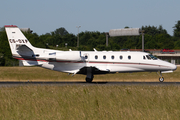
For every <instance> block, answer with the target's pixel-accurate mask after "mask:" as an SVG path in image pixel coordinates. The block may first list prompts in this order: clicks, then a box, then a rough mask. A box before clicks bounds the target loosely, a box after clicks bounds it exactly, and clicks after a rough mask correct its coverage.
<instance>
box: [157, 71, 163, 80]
mask: <svg viewBox="0 0 180 120" xmlns="http://www.w3.org/2000/svg"><path fill="white" fill-rule="evenodd" d="M157 74H158V75H159V76H160V77H159V82H164V78H163V77H162V73H161V71H160V74H159V73H158V72H157Z"/></svg>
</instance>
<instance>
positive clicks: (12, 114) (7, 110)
mask: <svg viewBox="0 0 180 120" xmlns="http://www.w3.org/2000/svg"><path fill="white" fill-rule="evenodd" d="M179 73H180V69H179V68H178V69H177V70H176V71H175V72H173V73H170V74H163V76H164V78H165V81H179V80H180V74H179ZM158 77H159V76H158V75H157V74H156V73H145V72H143V73H122V74H107V75H97V76H95V78H94V81H134V82H136V81H157V82H158ZM84 78H85V76H83V75H75V76H74V77H71V76H67V74H66V73H61V72H57V71H51V70H47V69H43V68H38V67H0V80H1V81H8V80H10V81H14V80H15V81H27V80H30V81H85V80H84ZM0 119H2V120H5V119H8V120H12V119H18V120H19V119H20V120H21V119H22V120H24V119H31V120H34V119H36V120H53V119H54V120H57V119H61V120H79V119H80V120H92V119H93V120H99V119H103V120H112V119H113V120H114V119H115V120H119V119H124V120H127V119H128V120H130V119H135V120H139V119H140V120H141V119H142V120H143V119H154V120H157V119H180V86H175V85H174V86H160V85H159V86H158V85H157V86H152V85H151V86H148V85H133V86H130V85H125V86H124V85H121V86H117V85H112V86H110V85H108V86H105V85H83V86H82V85H63V86H47V85H43V86H40V85H31V84H30V85H26V86H16V87H12V86H11V87H0Z"/></svg>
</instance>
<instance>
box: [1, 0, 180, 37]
mask: <svg viewBox="0 0 180 120" xmlns="http://www.w3.org/2000/svg"><path fill="white" fill-rule="evenodd" d="M0 15H1V17H0V27H3V26H4V25H17V26H18V27H19V28H30V29H31V30H33V32H34V33H37V34H38V35H42V34H46V33H50V32H52V31H55V30H56V29H58V28H61V27H64V28H65V29H66V30H67V31H68V32H69V33H72V34H75V35H77V34H78V28H77V27H76V26H81V27H80V28H79V32H85V31H99V32H109V30H110V29H121V28H124V27H126V26H128V27H130V28H141V27H142V26H149V25H150V26H156V27H159V25H162V27H163V28H164V29H166V30H167V32H168V34H170V35H173V27H174V26H175V24H176V23H177V21H178V20H180V0H3V1H1V3H0Z"/></svg>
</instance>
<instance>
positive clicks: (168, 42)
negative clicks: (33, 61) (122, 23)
mask: <svg viewBox="0 0 180 120" xmlns="http://www.w3.org/2000/svg"><path fill="white" fill-rule="evenodd" d="M125 28H128V27H125ZM141 30H145V35H144V48H145V49H163V48H169V49H180V21H177V23H176V24H175V25H174V26H173V35H172V36H171V35H169V34H168V33H167V31H166V30H165V29H164V28H163V27H162V25H160V26H158V27H156V26H142V27H141ZM24 35H25V36H26V37H27V39H28V40H29V41H30V43H31V44H32V45H33V46H35V47H40V48H46V49H58V50H68V49H72V50H82V51H86V50H87V51H92V50H93V48H96V50H98V51H102V50H113V51H119V50H121V49H123V48H128V49H141V48H142V36H141V35H140V36H121V37H109V44H108V46H106V35H105V32H102V33H101V32H98V31H93V32H90V31H85V32H81V33H79V47H77V35H74V34H71V33H69V32H68V31H67V30H66V29H65V28H63V27H61V28H58V29H56V30H54V31H53V32H50V33H46V34H43V35H38V34H37V33H31V32H25V33H24ZM16 65H18V60H15V59H13V58H12V54H11V51H10V47H9V43H8V40H7V35H6V32H5V29H4V27H1V28H0V66H16Z"/></svg>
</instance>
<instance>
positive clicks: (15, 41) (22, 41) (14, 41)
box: [9, 39, 28, 43]
mask: <svg viewBox="0 0 180 120" xmlns="http://www.w3.org/2000/svg"><path fill="white" fill-rule="evenodd" d="M9 42H10V43H28V40H26V39H25V40H22V39H18V40H15V39H9Z"/></svg>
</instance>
